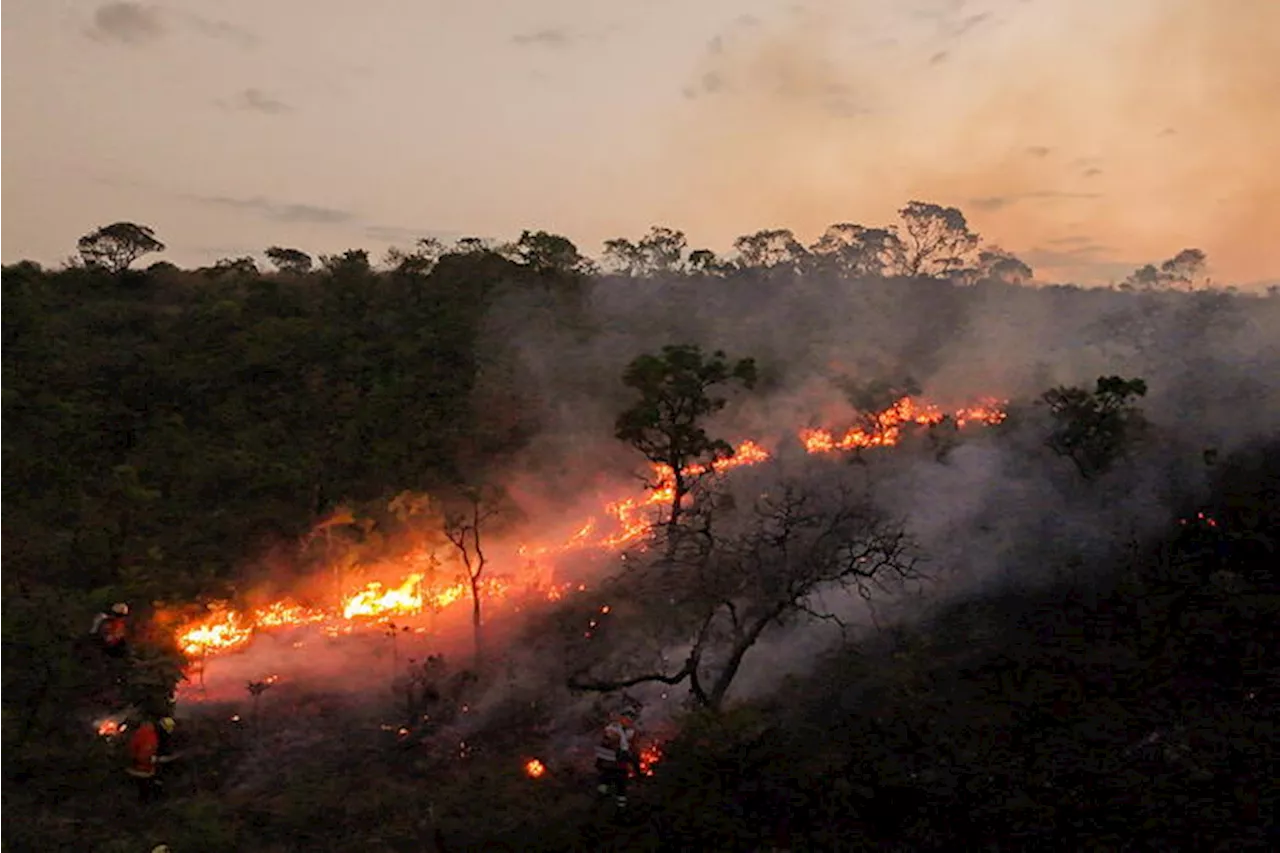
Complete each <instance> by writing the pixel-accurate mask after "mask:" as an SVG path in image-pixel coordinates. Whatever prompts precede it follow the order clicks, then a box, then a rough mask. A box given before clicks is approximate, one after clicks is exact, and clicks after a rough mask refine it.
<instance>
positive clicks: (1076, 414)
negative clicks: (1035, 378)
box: [1041, 376, 1147, 479]
mask: <svg viewBox="0 0 1280 853" xmlns="http://www.w3.org/2000/svg"><path fill="white" fill-rule="evenodd" d="M1146 393H1147V383H1146V382H1144V381H1143V380H1141V379H1122V378H1120V377H1119V376H1100V377H1098V382H1097V385H1096V386H1095V388H1094V390H1093V391H1089V390H1087V389H1085V388H1080V387H1066V386H1060V387H1057V388H1052V389H1050V390H1048V391H1046V392H1045V393H1044V394H1043V395H1042V397H1041V399H1042V400H1043V402H1044V403H1045V404H1047V405H1048V407H1049V414H1050V415H1051V416H1052V418H1053V421H1054V428H1053V431H1052V432H1051V433H1050V435H1049V438H1048V439H1047V441H1046V443H1047V444H1048V446H1049V448H1050V449H1052V450H1053V451H1054V452H1055V453H1057V454H1058V455H1059V456H1065V457H1067V458H1068V459H1070V460H1071V461H1072V463H1074V464H1075V466H1076V469H1077V470H1078V471H1079V472H1080V475H1081V476H1082V477H1084V478H1085V479H1092V478H1094V477H1096V476H1098V475H1099V474H1102V473H1105V472H1106V471H1107V470H1109V469H1110V468H1111V466H1112V465H1114V464H1115V462H1116V461H1117V460H1118V459H1120V458H1121V457H1122V456H1124V455H1125V454H1127V453H1128V451H1129V449H1130V448H1131V447H1132V446H1133V443H1134V442H1135V441H1136V440H1137V439H1138V438H1140V437H1141V435H1142V432H1143V430H1144V428H1145V426H1146V419H1145V418H1144V417H1143V415H1142V411H1141V410H1140V409H1138V408H1137V407H1136V406H1134V405H1132V402H1133V400H1134V399H1135V398H1137V397H1143V396H1145V395H1146Z"/></svg>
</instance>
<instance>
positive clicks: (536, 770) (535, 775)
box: [524, 758, 547, 779]
mask: <svg viewBox="0 0 1280 853" xmlns="http://www.w3.org/2000/svg"><path fill="white" fill-rule="evenodd" d="M524 772H525V775H527V776H528V777H529V778H530V779H540V778H542V774H544V773H546V772H547V767H546V765H545V764H543V763H542V762H541V761H539V760H538V759H536V758H531V759H529V760H528V761H526V762H525V765H524Z"/></svg>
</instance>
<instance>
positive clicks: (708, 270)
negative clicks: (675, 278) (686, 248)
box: [689, 249, 729, 275]
mask: <svg viewBox="0 0 1280 853" xmlns="http://www.w3.org/2000/svg"><path fill="white" fill-rule="evenodd" d="M728 267H729V265H728V264H726V263H725V262H723V261H721V260H720V259H719V258H717V257H716V253H715V252H713V251H711V250H710V249H694V250H693V251H692V252H690V253H689V270H690V271H691V272H695V273H701V274H703V275H723V274H724V273H725V272H726V271H727V270H728Z"/></svg>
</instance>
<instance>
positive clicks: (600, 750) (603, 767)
mask: <svg viewBox="0 0 1280 853" xmlns="http://www.w3.org/2000/svg"><path fill="white" fill-rule="evenodd" d="M636 716H637V712H636V710H635V709H634V708H627V709H625V710H624V711H623V712H622V714H621V715H620V716H619V717H618V718H617V719H616V720H614V721H612V722H610V723H609V724H608V725H607V726H605V727H604V731H603V732H602V733H601V737H600V743H599V745H598V746H597V747H596V772H597V773H598V774H599V778H598V783H599V784H598V786H597V790H598V791H599V792H600V793H601V794H602V795H607V794H609V792H610V791H612V792H613V795H614V800H615V802H616V803H617V805H618V808H620V809H625V808H626V807H627V782H628V779H629V777H630V775H631V771H632V770H634V771H635V773H636V775H637V776H638V775H640V759H639V758H638V757H637V753H636V747H635V738H636V730H635V718H636Z"/></svg>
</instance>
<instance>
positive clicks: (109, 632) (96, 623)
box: [89, 602, 129, 658]
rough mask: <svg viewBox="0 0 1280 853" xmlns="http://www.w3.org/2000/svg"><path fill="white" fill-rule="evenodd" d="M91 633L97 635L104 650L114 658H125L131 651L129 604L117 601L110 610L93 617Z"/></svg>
mask: <svg viewBox="0 0 1280 853" xmlns="http://www.w3.org/2000/svg"><path fill="white" fill-rule="evenodd" d="M89 633H90V634H91V635H93V636H94V637H97V639H98V642H99V643H100V644H101V645H102V650H103V651H104V652H106V653H107V654H108V655H110V656H111V657H113V658H123V657H125V656H126V655H128V653H129V643H128V635H129V605H127V604H125V603H123V602H117V603H116V604H113V605H111V609H110V610H104V611H102V612H101V613H99V614H98V615H97V616H95V617H93V627H92V628H90V629H89Z"/></svg>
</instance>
